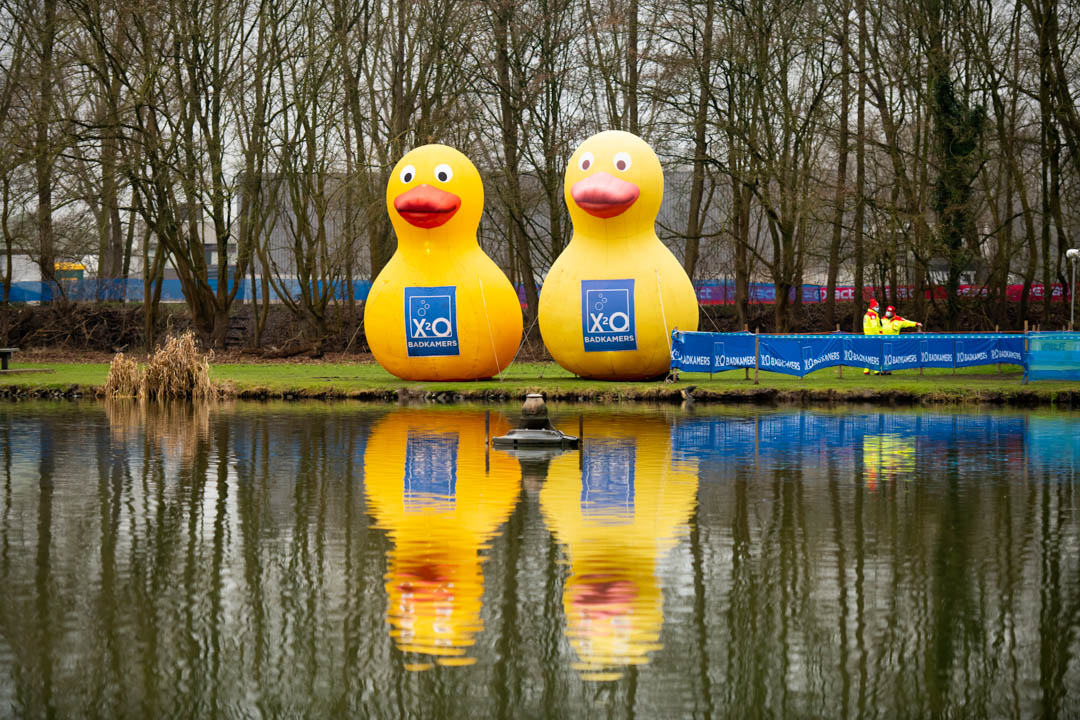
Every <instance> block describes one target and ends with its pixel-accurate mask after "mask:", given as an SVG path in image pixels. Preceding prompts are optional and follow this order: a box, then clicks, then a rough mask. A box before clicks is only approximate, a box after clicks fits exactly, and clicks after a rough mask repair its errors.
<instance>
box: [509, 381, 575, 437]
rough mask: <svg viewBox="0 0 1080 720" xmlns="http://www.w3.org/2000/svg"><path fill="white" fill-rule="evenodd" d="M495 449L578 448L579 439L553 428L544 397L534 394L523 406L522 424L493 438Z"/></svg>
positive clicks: (527, 397)
mask: <svg viewBox="0 0 1080 720" xmlns="http://www.w3.org/2000/svg"><path fill="white" fill-rule="evenodd" d="M491 442H492V444H493V445H494V446H495V447H501V448H507V447H526V446H530V447H564V448H576V447H577V446H578V438H576V437H574V436H573V435H567V434H565V433H563V432H560V431H558V430H556V429H555V428H553V427H552V426H551V422H550V421H549V420H548V414H547V405H545V404H544V396H543V395H540V394H536V393H532V394H529V395H526V396H525V404H524V405H522V406H521V422H520V423H519V424H518V426H517V427H516V428H514V429H513V430H511V431H510V432H508V433H506V434H505V435H500V436H499V437H496V438H492V440H491Z"/></svg>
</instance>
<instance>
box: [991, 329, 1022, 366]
mask: <svg viewBox="0 0 1080 720" xmlns="http://www.w3.org/2000/svg"><path fill="white" fill-rule="evenodd" d="M1025 354H1026V352H1025V350H1024V336H1023V335H999V336H998V337H997V340H996V344H995V346H994V347H993V348H992V349H991V350H990V359H991V360H993V361H994V362H999V363H1008V364H1010V365H1020V366H1021V367H1024V366H1025V357H1024V356H1025Z"/></svg>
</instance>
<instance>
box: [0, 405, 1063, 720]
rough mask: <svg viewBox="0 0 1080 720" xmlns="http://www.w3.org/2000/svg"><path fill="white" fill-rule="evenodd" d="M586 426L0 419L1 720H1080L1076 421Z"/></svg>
mask: <svg viewBox="0 0 1080 720" xmlns="http://www.w3.org/2000/svg"><path fill="white" fill-rule="evenodd" d="M511 412H513V409H511ZM585 413H586V414H585V421H584V426H585V436H586V448H585V453H584V454H583V455H579V454H577V453H566V454H563V455H559V456H556V457H553V458H550V459H549V458H547V457H546V456H542V457H531V458H524V459H518V458H513V457H510V456H508V455H504V454H502V453H500V452H495V451H492V452H491V453H490V455H487V456H486V455H485V453H484V452H483V450H484V446H483V435H484V432H483V411H482V410H476V409H473V410H461V409H431V410H428V409H419V410H418V409H401V408H389V407H385V406H379V407H374V406H363V405H356V404H316V403H312V404H301V403H291V404H290V403H282V404H268V405H263V404H243V403H237V404H235V405H227V404H223V405H219V406H216V407H214V408H205V407H201V406H200V407H194V406H183V405H177V406H174V407H172V408H171V409H170V408H160V407H157V406H153V405H150V406H145V407H143V406H138V405H129V406H109V407H106V406H104V405H102V404H98V403H89V404H69V403H41V404H34V403H27V404H23V403H18V404H6V405H0V717H7V716H14V717H48V716H56V717H193V716H198V717H251V716H261V717H297V716H314V717H364V718H401V717H440V718H442V717H446V718H468V720H477V719H478V718H487V717H497V718H517V717H580V716H582V715H586V716H588V715H593V714H595V715H597V716H603V717H626V718H630V717H743V716H746V715H758V716H769V717H829V718H853V717H949V716H972V717H1070V716H1071V715H1073V714H1075V709H1076V708H1077V707H1078V706H1080V663H1078V662H1077V658H1078V657H1080V493H1078V492H1077V489H1078V487H1080V486H1078V485H1077V483H1076V479H1077V472H1076V471H1077V468H1078V466H1080V418H1078V416H1077V415H1072V414H1068V413H1054V412H1046V413H982V414H976V413H973V412H955V413H953V412H932V413H927V412H925V411H921V412H911V413H906V412H905V413H888V412H880V411H877V410H875V411H872V412H871V411H866V410H855V411H851V410H836V411H824V412H822V411H760V410H757V409H750V410H746V409H733V410H724V409H713V408H699V409H698V410H697V411H696V414H691V413H685V412H679V411H677V410H675V409H666V410H664V411H655V410H650V409H643V408H633V409H631V408H620V409H617V410H612V409H605V410H596V409H590V410H585ZM565 416H566V417H570V418H572V420H571V426H570V427H565V428H563V429H564V430H567V431H571V432H576V425H577V417H576V411H575V412H574V414H572V415H571V414H570V413H566V414H565ZM501 422H502V421H501V420H498V419H497V420H496V423H495V425H496V428H495V432H499V431H502V430H503V429H504V428H503V427H500V423H501ZM579 459H580V463H581V464H580V466H579ZM519 468H525V469H527V471H528V474H527V477H525V478H522V477H520V476H521V474H522V471H521V470H520V469H519ZM874 472H877V479H876V483H877V484H876V486H874V487H873V489H871V486H870V485H868V483H867V479H868V477H869V476H870V475H871V474H872V473H874ZM440 661H441V662H442V663H443V664H440ZM446 663H449V666H447V665H446ZM418 667H430V670H429V671H427V672H411V670H413V669H415V668H418ZM604 678H606V679H610V680H611V681H610V682H604V683H597V682H594V680H596V679H604Z"/></svg>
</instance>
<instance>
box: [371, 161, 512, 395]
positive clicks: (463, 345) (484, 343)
mask: <svg viewBox="0 0 1080 720" xmlns="http://www.w3.org/2000/svg"><path fill="white" fill-rule="evenodd" d="M386 207H387V210H388V211H389V213H390V222H391V223H392V224H393V226H394V232H395V233H396V234H397V238H398V246H397V250H396V252H394V255H393V257H391V258H390V262H388V263H387V264H386V267H384V268H383V270H382V272H380V273H379V276H378V277H376V278H375V282H374V283H373V284H372V287H371V291H370V292H369V294H368V298H367V303H366V305H365V307H364V328H365V332H366V333H367V341H368V345H369V346H370V347H371V352H372V354H374V355H375V359H376V360H377V361H378V362H379V364H380V365H382V366H383V367H384V368H385V369H386V370H387V371H389V372H391V373H393V374H394V375H397V376H398V377H400V378H403V379H405V380H476V379H479V378H489V377H492V376H493V375H495V374H497V373H499V372H500V371H501V370H503V368H505V367H506V366H507V365H509V364H510V362H511V361H512V360H513V359H514V354H515V353H516V352H517V348H518V344H519V343H520V341H521V328H522V322H521V304H520V301H519V300H518V296H517V293H516V292H515V291H514V287H513V286H512V285H511V284H510V281H509V280H508V279H507V278H506V275H504V274H503V272H502V270H500V269H499V267H498V265H496V264H495V263H494V262H493V261H492V260H491V258H489V257H488V256H487V255H485V254H484V251H483V250H481V249H480V246H479V244H477V241H476V230H477V228H478V227H479V225H480V216H481V214H482V213H483V210H484V186H483V183H482V182H481V181H480V173H478V172H477V171H476V168H475V167H474V166H473V164H472V163H471V162H469V159H468V158H467V157H465V156H464V155H462V154H461V153H460V152H458V151H457V150H454V149H453V148H450V147H447V146H445V145H424V146H423V147H418V148H416V149H415V150H412V151H411V152H409V153H408V154H406V155H405V157H403V158H402V159H401V161H400V162H399V163H398V164H397V166H396V167H395V168H394V170H393V172H392V173H391V175H390V182H389V183H388V184H387V187H386Z"/></svg>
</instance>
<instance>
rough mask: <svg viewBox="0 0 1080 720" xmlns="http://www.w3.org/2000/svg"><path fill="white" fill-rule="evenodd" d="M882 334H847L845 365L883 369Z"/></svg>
mask: <svg viewBox="0 0 1080 720" xmlns="http://www.w3.org/2000/svg"><path fill="white" fill-rule="evenodd" d="M882 337H883V336H882V335H845V336H843V338H844V363H843V364H844V365H847V366H848V367H860V368H867V369H869V370H880V369H881V350H882V347H881V345H882V343H881V339H882Z"/></svg>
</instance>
